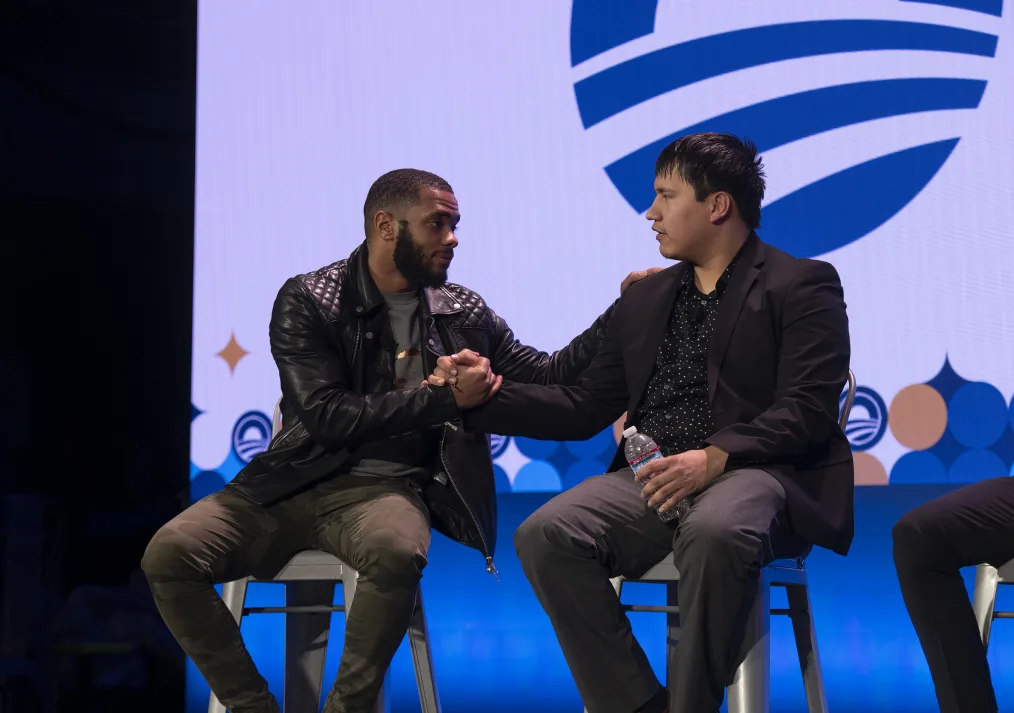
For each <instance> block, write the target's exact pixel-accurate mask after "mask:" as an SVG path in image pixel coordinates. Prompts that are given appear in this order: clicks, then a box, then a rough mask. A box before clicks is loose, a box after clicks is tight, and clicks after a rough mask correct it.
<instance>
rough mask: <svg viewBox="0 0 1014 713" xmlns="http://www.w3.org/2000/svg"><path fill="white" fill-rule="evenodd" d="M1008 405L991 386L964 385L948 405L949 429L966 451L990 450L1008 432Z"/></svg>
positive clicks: (981, 383) (977, 383) (981, 384)
mask: <svg viewBox="0 0 1014 713" xmlns="http://www.w3.org/2000/svg"><path fill="white" fill-rule="evenodd" d="M1007 422H1008V414H1007V402H1006V400H1005V399H1004V398H1003V396H1002V395H1001V394H1000V392H999V391H998V390H997V388H996V387H995V386H993V385H992V384H987V383H985V382H982V381H973V382H971V383H968V384H965V385H964V386H962V387H961V388H959V389H958V390H957V391H955V392H954V395H953V396H952V397H951V402H950V403H949V404H948V405H947V427H948V428H949V429H950V431H951V434H952V435H953V436H954V439H955V440H956V441H957V442H958V443H960V444H961V445H963V446H965V447H966V448H988V447H989V446H991V445H993V444H994V443H996V442H997V441H998V440H999V439H1000V436H1002V435H1003V432H1004V429H1006V428H1007Z"/></svg>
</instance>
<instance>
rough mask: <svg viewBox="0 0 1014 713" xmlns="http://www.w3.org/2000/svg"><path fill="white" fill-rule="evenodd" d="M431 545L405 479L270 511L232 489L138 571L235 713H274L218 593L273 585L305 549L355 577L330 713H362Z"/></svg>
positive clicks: (193, 514) (418, 502)
mask: <svg viewBox="0 0 1014 713" xmlns="http://www.w3.org/2000/svg"><path fill="white" fill-rule="evenodd" d="M429 544H430V521H429V514H428V511H427V509H426V506H425V504H424V503H423V501H422V499H421V497H420V495H419V492H418V489H417V488H416V487H415V486H414V485H413V484H412V483H411V482H410V481H408V480H406V479H401V478H379V477H356V476H350V475H342V476H338V477H335V478H332V479H331V480H329V481H326V482H324V483H323V484H321V485H318V486H316V487H315V488H312V489H311V490H308V491H305V492H303V493H300V494H299V495H297V496H295V497H293V498H291V499H289V500H285V501H283V502H281V503H278V504H276V505H273V506H270V507H262V506H259V505H255V504H253V503H252V502H250V501H249V500H247V499H246V498H244V497H243V496H241V495H238V494H237V493H235V492H234V491H232V490H230V489H229V488H225V489H224V490H221V491H219V492H217V493H214V494H212V495H209V496H208V497H206V498H204V499H202V500H200V501H199V502H197V503H195V504H194V505H192V506H191V507H189V508H188V509H187V510H185V511H184V512H182V513H180V515H178V516H177V517H175V518H173V519H172V520H171V521H170V522H169V523H167V524H166V525H165V526H163V527H162V528H161V529H160V530H159V531H158V532H157V533H156V534H155V536H154V537H153V538H152V540H151V542H150V543H149V545H148V548H147V550H146V551H145V553H144V558H143V559H142V561H141V567H142V568H143V570H144V572H145V574H146V575H147V577H148V583H149V585H150V586H151V591H152V594H153V596H154V598H155V603H156V604H157V605H158V608H159V612H160V613H161V614H162V618H163V619H164V620H165V622H166V625H167V626H168V627H169V630H170V631H171V632H172V633H173V636H175V637H176V640H177V641H178V642H179V643H180V646H181V647H182V648H183V650H184V651H185V652H186V653H187V655H188V656H190V658H191V659H193V661H194V663H195V664H196V665H197V668H198V670H200V672H201V673H202V674H203V675H204V677H205V679H207V681H208V685H209V686H210V687H211V690H212V691H214V693H215V695H216V696H218V699H219V700H220V701H221V702H222V703H223V704H224V705H225V706H226V707H227V708H228V709H229V710H230V711H231V712H232V713H277V712H278V710H279V707H278V703H277V701H276V700H275V698H274V696H272V695H271V693H270V692H269V691H268V685H267V682H266V681H265V680H264V678H263V677H262V676H261V675H260V673H258V671H257V668H256V667H255V666H254V663H253V660H252V659H251V658H250V654H249V653H248V652H247V650H246V646H245V645H244V644H243V640H242V638H241V637H240V633H239V627H238V626H237V625H236V622H235V620H234V619H233V618H232V616H231V615H230V614H229V611H228V610H227V609H226V607H225V604H224V602H223V601H222V599H221V597H219V596H218V594H217V593H216V592H215V590H214V585H215V584H217V583H221V582H229V581H232V580H235V579H240V578H242V577H246V576H249V575H255V576H258V577H270V576H271V575H273V574H274V573H276V572H277V571H278V570H279V569H280V568H281V567H282V565H284V564H285V563H286V562H287V561H288V560H289V558H291V557H292V555H294V554H295V553H297V552H299V551H300V550H304V549H318V550H323V551H325V552H330V553H332V554H334V555H336V556H338V557H340V558H341V559H342V560H344V561H345V562H348V563H349V564H350V565H352V566H353V567H354V568H355V569H356V570H357V571H358V572H359V581H358V586H357V589H356V599H355V605H354V606H353V607H352V609H351V611H350V612H348V613H347V622H346V628H345V647H344V650H343V651H342V657H341V662H340V663H339V666H338V678H337V680H336V681H335V684H334V688H333V690H332V691H331V693H330V694H329V695H328V699H327V703H326V705H325V708H324V710H325V711H326V713H366V712H367V711H369V710H370V708H371V706H372V705H373V703H374V702H375V701H376V699H377V694H378V693H379V691H380V688H381V687H382V686H383V681H384V676H385V674H386V672H387V669H388V667H389V665H390V663H391V659H392V658H393V656H394V653H395V651H397V649H398V646H399V645H400V643H401V641H402V639H403V638H404V636H405V632H406V630H407V629H408V625H409V620H410V619H411V616H412V611H413V607H414V604H415V597H416V593H417V591H418V587H419V579H420V577H421V576H422V571H423V568H424V567H425V566H426V554H427V551H428V549H429Z"/></svg>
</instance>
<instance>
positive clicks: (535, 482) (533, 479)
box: [512, 460, 562, 493]
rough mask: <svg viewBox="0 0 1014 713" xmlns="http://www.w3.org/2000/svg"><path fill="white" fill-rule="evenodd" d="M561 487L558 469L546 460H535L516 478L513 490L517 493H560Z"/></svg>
mask: <svg viewBox="0 0 1014 713" xmlns="http://www.w3.org/2000/svg"><path fill="white" fill-rule="evenodd" d="M561 487H562V484H561V483H560V474H559V473H557V472H556V468H554V467H553V466H552V465H551V464H550V463H547V462H546V461H544V460H533V461H532V462H531V463H527V464H525V465H524V466H522V468H521V470H519V471H518V472H517V475H515V476H514V485H513V487H512V490H513V491H514V492H515V493H558V492H560V489H561Z"/></svg>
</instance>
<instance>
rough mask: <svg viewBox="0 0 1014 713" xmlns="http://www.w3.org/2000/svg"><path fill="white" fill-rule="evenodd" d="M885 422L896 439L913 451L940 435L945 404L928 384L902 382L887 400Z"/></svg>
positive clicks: (931, 443) (921, 448) (945, 416)
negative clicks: (901, 387)
mask: <svg viewBox="0 0 1014 713" xmlns="http://www.w3.org/2000/svg"><path fill="white" fill-rule="evenodd" d="M887 422H888V425H890V427H891V433H893V434H894V437H895V438H896V439H897V440H898V443H900V444H901V445H903V446H905V447H906V448H911V449H912V450H914V451H922V450H926V449H927V448H930V447H932V446H933V445H934V444H935V443H936V442H937V441H939V440H940V437H941V436H942V435H944V430H946V428H947V404H946V403H944V397H943V396H941V395H940V392H939V391H937V390H936V389H934V388H933V387H932V386H928V385H926V384H913V385H911V386H906V387H905V388H904V389H902V390H901V391H899V392H898V394H897V396H895V397H894V401H892V402H891V409H890V412H889V414H888V420H887Z"/></svg>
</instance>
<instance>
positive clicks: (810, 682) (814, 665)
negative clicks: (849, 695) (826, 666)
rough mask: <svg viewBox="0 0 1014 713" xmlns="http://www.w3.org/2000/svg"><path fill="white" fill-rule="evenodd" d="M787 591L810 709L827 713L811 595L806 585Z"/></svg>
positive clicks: (797, 585) (807, 704)
mask: <svg viewBox="0 0 1014 713" xmlns="http://www.w3.org/2000/svg"><path fill="white" fill-rule="evenodd" d="M785 591H786V594H788V598H789V617H790V618H791V619H792V632H793V634H795V638H796V653H797V654H798V655H799V670H800V671H802V673H803V688H804V690H805V691H806V707H807V710H809V712H810V713H827V694H826V693H825V692H824V673H823V672H822V671H821V668H820V653H819V652H818V650H817V630H816V628H815V627H814V625H813V609H812V608H811V606H810V592H809V590H808V589H807V587H806V585H805V584H789V585H786V587H785Z"/></svg>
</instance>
